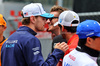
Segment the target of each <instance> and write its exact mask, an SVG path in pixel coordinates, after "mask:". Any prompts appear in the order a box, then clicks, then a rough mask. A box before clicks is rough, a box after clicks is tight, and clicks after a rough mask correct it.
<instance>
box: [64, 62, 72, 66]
mask: <svg viewBox="0 0 100 66" xmlns="http://www.w3.org/2000/svg"><path fill="white" fill-rule="evenodd" d="M64 66H72V65H70V64H68V63H66V62H64Z"/></svg>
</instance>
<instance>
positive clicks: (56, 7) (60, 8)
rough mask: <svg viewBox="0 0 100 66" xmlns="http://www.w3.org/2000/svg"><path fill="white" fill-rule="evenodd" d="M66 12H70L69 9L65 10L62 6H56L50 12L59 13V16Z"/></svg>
mask: <svg viewBox="0 0 100 66" xmlns="http://www.w3.org/2000/svg"><path fill="white" fill-rule="evenodd" d="M65 10H68V9H67V8H63V7H61V6H58V5H54V6H53V7H52V8H51V10H50V12H53V11H58V12H59V14H60V13H62V12H63V11H65Z"/></svg>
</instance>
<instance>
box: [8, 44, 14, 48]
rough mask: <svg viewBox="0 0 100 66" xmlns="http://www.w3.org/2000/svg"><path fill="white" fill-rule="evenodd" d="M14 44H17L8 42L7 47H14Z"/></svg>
mask: <svg viewBox="0 0 100 66" xmlns="http://www.w3.org/2000/svg"><path fill="white" fill-rule="evenodd" d="M14 46H15V44H6V47H7V48H11V47H14Z"/></svg>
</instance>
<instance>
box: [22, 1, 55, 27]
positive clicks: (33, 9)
mask: <svg viewBox="0 0 100 66" xmlns="http://www.w3.org/2000/svg"><path fill="white" fill-rule="evenodd" d="M21 15H22V17H23V19H22V24H23V25H28V24H29V23H30V17H31V16H35V17H37V16H41V17H45V18H52V17H53V16H54V15H53V14H50V13H46V11H45V10H44V8H43V6H42V4H41V3H31V4H28V5H26V6H24V7H23V9H22V12H21Z"/></svg>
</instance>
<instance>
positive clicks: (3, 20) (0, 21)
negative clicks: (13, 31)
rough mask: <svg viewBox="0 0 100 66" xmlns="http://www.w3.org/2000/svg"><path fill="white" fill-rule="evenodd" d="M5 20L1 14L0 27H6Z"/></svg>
mask: <svg viewBox="0 0 100 66" xmlns="http://www.w3.org/2000/svg"><path fill="white" fill-rule="evenodd" d="M6 22H7V21H6V19H5V18H4V16H3V15H2V14H0V25H2V26H4V27H6Z"/></svg>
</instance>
